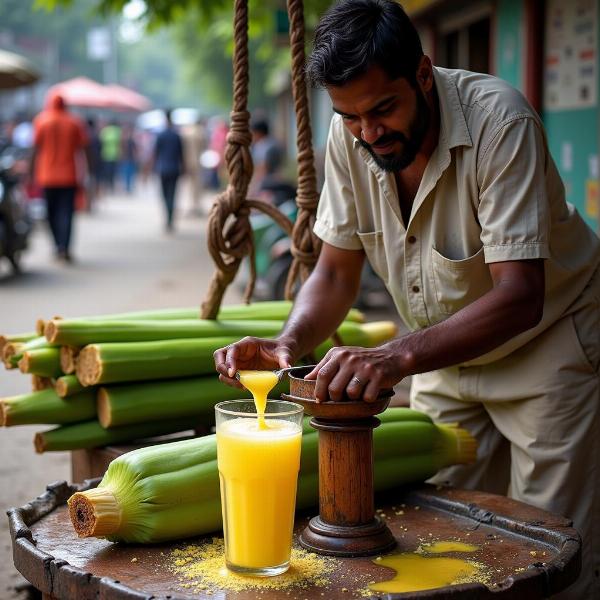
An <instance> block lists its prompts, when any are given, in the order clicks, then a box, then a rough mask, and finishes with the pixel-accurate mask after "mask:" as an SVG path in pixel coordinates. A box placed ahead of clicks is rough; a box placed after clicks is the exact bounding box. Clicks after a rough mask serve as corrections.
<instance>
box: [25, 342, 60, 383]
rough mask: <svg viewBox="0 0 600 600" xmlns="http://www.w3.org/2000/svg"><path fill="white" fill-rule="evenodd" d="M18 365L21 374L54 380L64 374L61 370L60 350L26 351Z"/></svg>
mask: <svg viewBox="0 0 600 600" xmlns="http://www.w3.org/2000/svg"><path fill="white" fill-rule="evenodd" d="M18 364H19V369H20V370H21V373H29V374H31V375H40V376H41V377H52V378H56V377H60V376H61V375H62V374H63V372H62V369H61V368H60V349H59V348H38V349H36V350H25V351H24V352H23V354H22V356H21V358H20V360H19V363H18Z"/></svg>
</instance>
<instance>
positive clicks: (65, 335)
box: [46, 319, 359, 346]
mask: <svg viewBox="0 0 600 600" xmlns="http://www.w3.org/2000/svg"><path fill="white" fill-rule="evenodd" d="M350 325H353V326H354V327H359V325H358V324H356V323H351V324H350ZM282 327H283V321H258V320H248V321H242V320H237V321H236V320H229V321H211V320H209V319H184V320H169V321H145V320H138V321H135V320H134V321H67V320H64V321H62V320H53V321H49V322H48V324H47V325H46V339H47V340H48V341H50V342H52V343H54V344H62V345H67V346H86V345H88V344H101V343H106V342H148V341H155V340H173V339H185V338H206V337H219V336H231V337H233V336H239V337H240V338H241V337H244V336H246V335H255V336H259V337H265V336H274V335H277V334H278V333H279V332H280V331H281V329H282Z"/></svg>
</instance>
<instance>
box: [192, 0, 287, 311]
mask: <svg viewBox="0 0 600 600" xmlns="http://www.w3.org/2000/svg"><path fill="white" fill-rule="evenodd" d="M234 42H235V50H234V55H233V110H232V112H231V126H230V131H229V133H228V135H227V148H226V150H225V162H226V164H227V170H228V172H229V183H228V185H227V188H226V189H225V191H224V192H222V193H221V194H219V195H218V196H217V198H216V199H215V202H214V203H213V206H212V209H211V211H210V215H209V220H208V249H209V252H210V254H211V256H212V258H213V260H214V262H215V265H216V267H217V270H216V272H215V273H214V275H213V277H212V279H211V281H210V284H209V288H208V293H207V298H206V300H205V301H204V302H203V303H202V311H201V313H202V314H201V316H202V318H204V319H216V318H217V315H218V312H219V308H220V306H221V301H222V299H223V296H224V294H225V291H226V290H227V287H228V286H229V284H230V283H231V282H232V281H233V279H234V277H235V275H236V273H237V271H238V269H239V266H240V263H241V262H242V259H243V258H244V256H246V255H250V279H249V281H248V285H247V286H246V291H245V293H244V300H245V302H246V303H249V302H250V298H251V296H252V292H253V291H254V284H255V281H256V266H255V261H254V242H253V237H252V228H251V226H250V220H249V214H250V209H251V208H257V209H258V210H260V211H262V212H264V213H266V214H268V215H270V216H271V217H272V218H273V219H274V220H275V221H277V223H278V224H279V225H280V226H281V227H282V229H283V230H284V231H285V232H286V233H287V234H288V235H290V234H291V232H292V223H291V221H290V220H289V219H288V218H287V217H286V216H285V215H283V214H281V213H280V212H279V211H278V210H277V208H275V207H274V206H272V205H270V204H268V203H266V202H262V201H260V200H252V199H248V198H246V195H247V193H248V184H249V183H250V179H251V178H252V157H251V155H250V150H249V147H250V143H251V141H252V135H251V134H250V127H249V123H250V113H249V112H248V110H247V106H248V81H249V76H248V73H249V70H248V4H247V0H236V1H235V13H234Z"/></svg>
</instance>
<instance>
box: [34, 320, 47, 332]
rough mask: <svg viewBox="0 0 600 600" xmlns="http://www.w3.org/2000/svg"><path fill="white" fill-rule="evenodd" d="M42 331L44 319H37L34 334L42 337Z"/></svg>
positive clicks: (44, 327) (44, 326)
mask: <svg viewBox="0 0 600 600" xmlns="http://www.w3.org/2000/svg"><path fill="white" fill-rule="evenodd" d="M44 329H46V321H45V319H37V321H36V322H35V332H36V333H37V334H38V335H44Z"/></svg>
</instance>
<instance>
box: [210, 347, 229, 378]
mask: <svg viewBox="0 0 600 600" xmlns="http://www.w3.org/2000/svg"><path fill="white" fill-rule="evenodd" d="M226 356H227V348H219V349H218V350H217V351H216V352H215V353H214V354H213V358H214V360H215V369H216V370H217V372H218V373H221V374H222V375H227V366H226V365H225V360H226Z"/></svg>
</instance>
